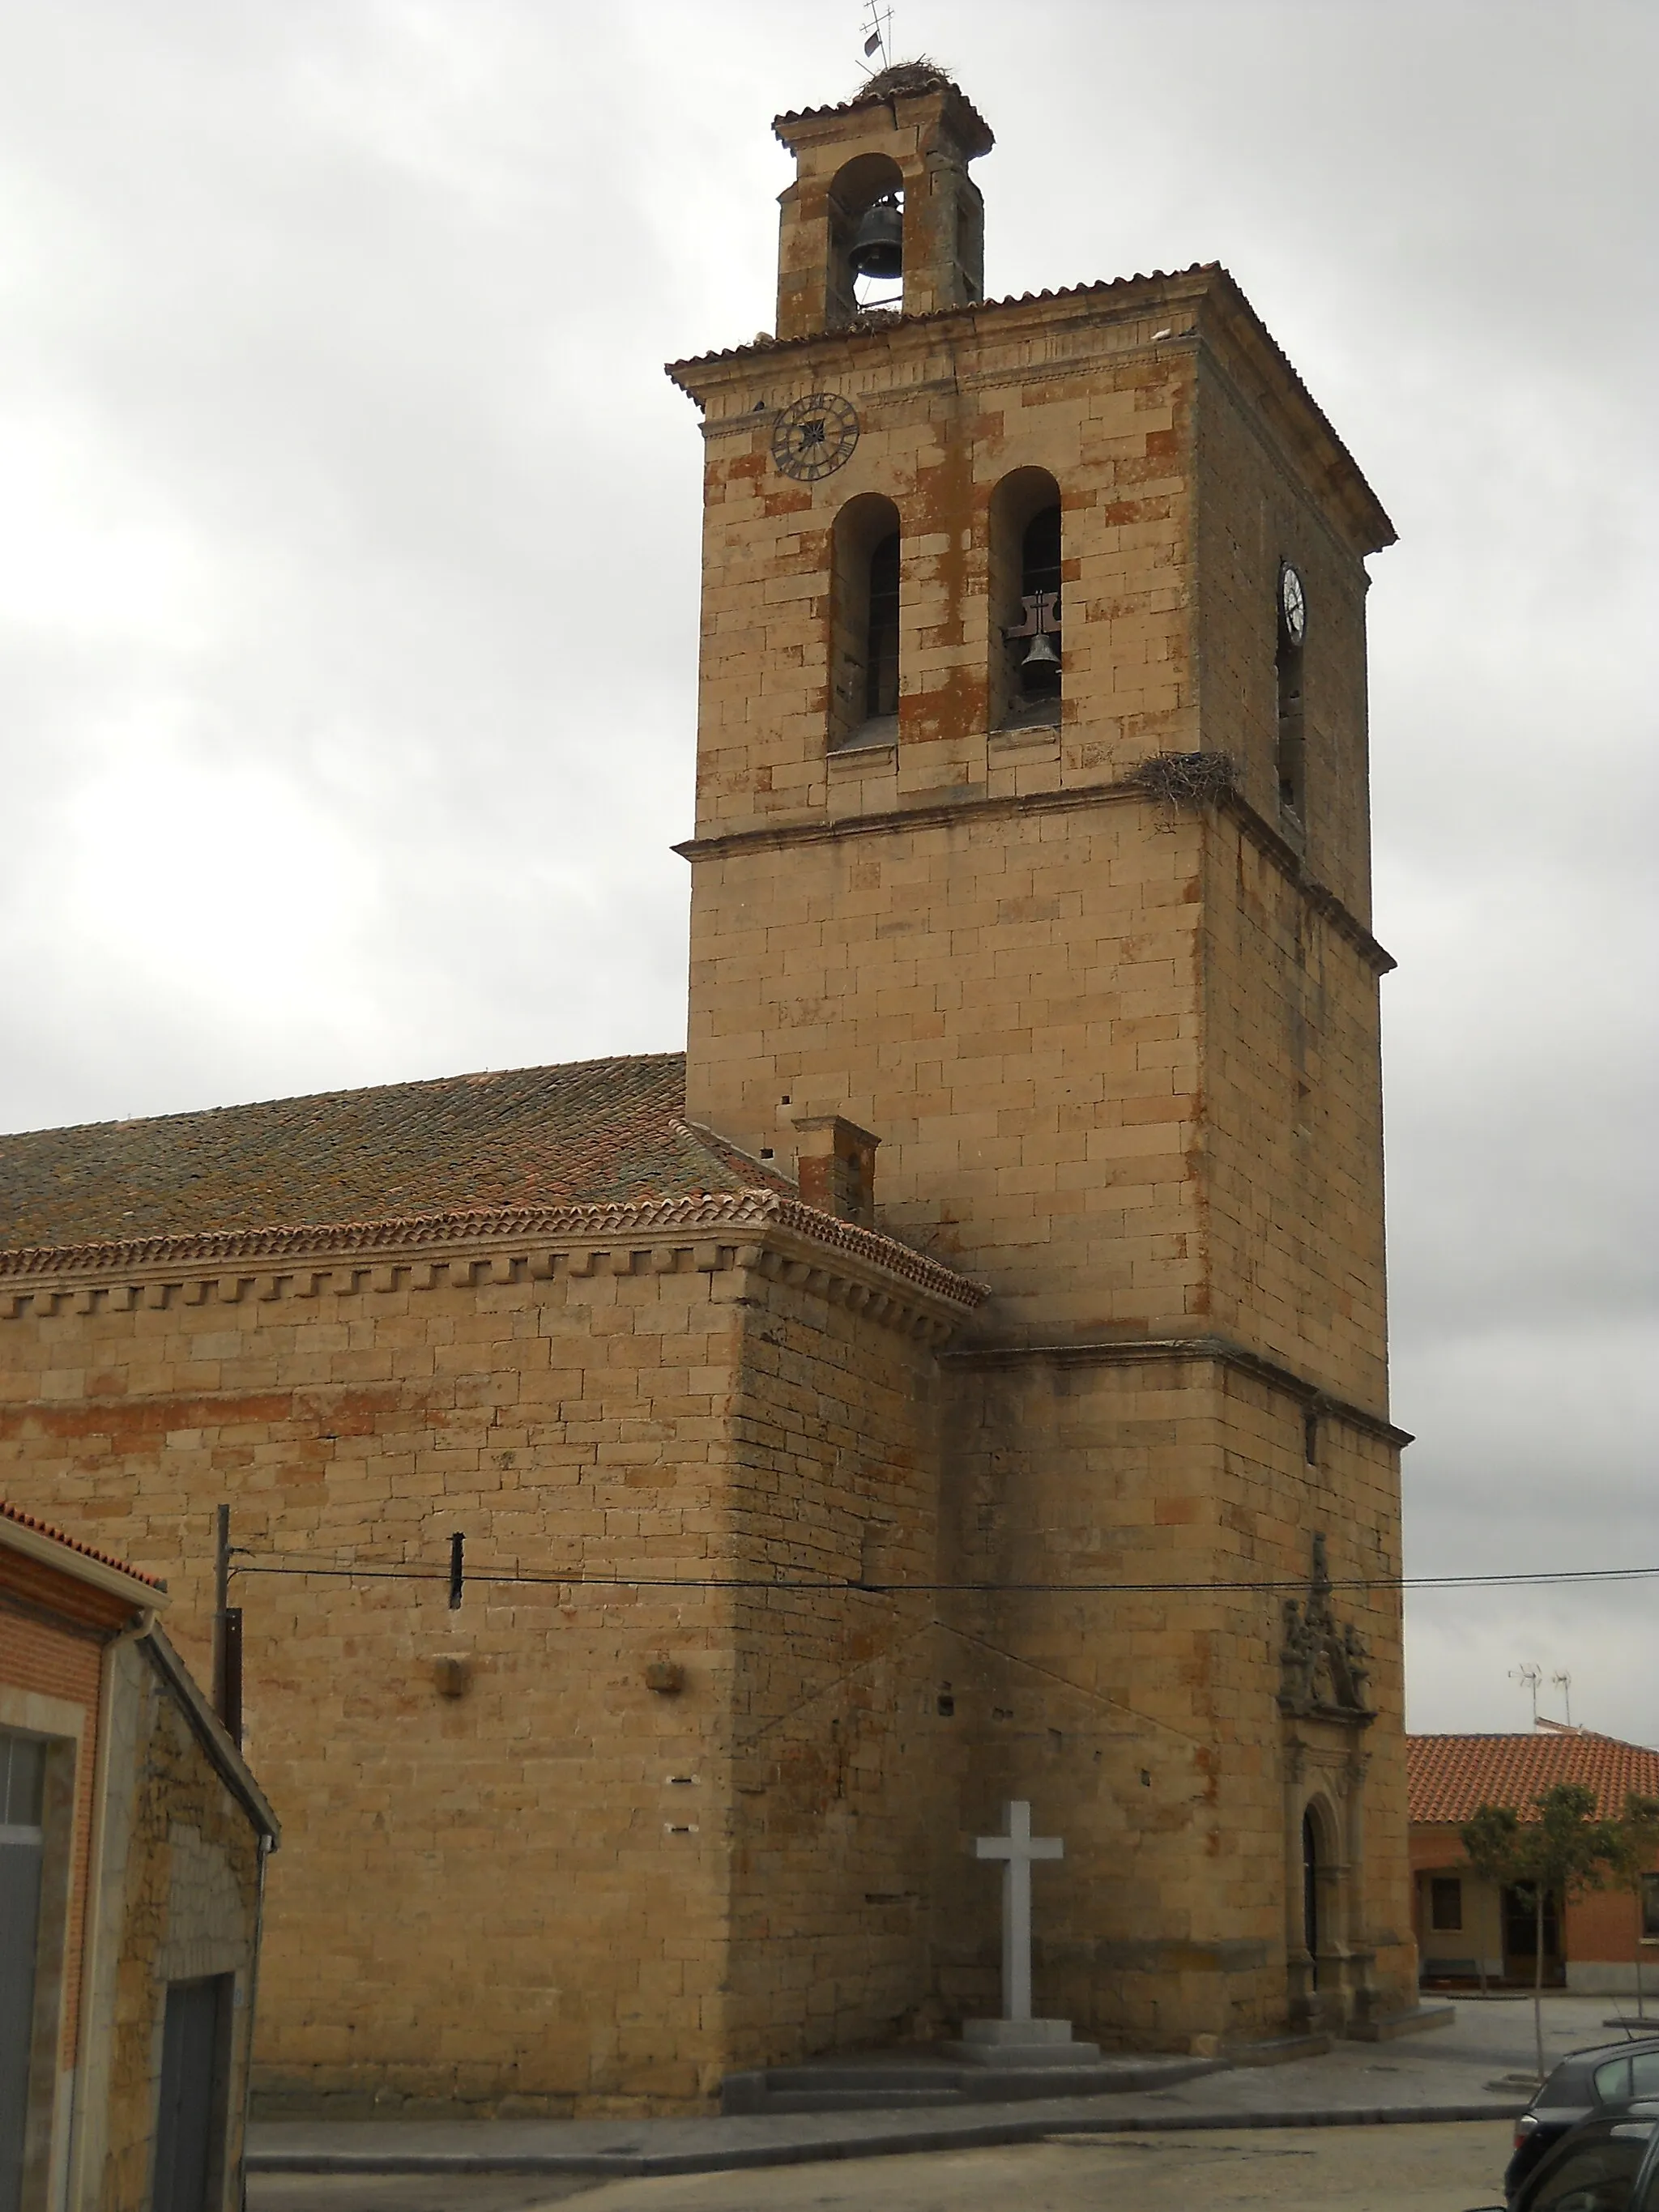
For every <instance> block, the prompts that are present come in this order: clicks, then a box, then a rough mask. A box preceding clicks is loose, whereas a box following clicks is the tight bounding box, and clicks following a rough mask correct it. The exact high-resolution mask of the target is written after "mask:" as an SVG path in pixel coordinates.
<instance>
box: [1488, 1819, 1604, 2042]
mask: <svg viewBox="0 0 1659 2212" xmlns="http://www.w3.org/2000/svg"><path fill="white" fill-rule="evenodd" d="M1532 1802H1533V1805H1534V1808H1535V1810H1534V1814H1533V1817H1532V1818H1531V1819H1529V1820H1522V1817H1521V1815H1520V1814H1518V1813H1517V1812H1516V1810H1515V1808H1513V1807H1512V1806H1509V1805H1482V1806H1480V1807H1479V1808H1477V1810H1476V1812H1475V1815H1474V1819H1473V1820H1469V1821H1467V1822H1465V1824H1464V1826H1463V1827H1462V1831H1461V1833H1462V1838H1463V1850H1464V1852H1465V1854H1466V1855H1467V1857H1468V1862H1469V1865H1470V1866H1471V1868H1472V1869H1474V1872H1475V1873H1476V1874H1478V1875H1484V1876H1485V1877H1486V1880H1487V1881H1492V1882H1496V1883H1498V1885H1499V1887H1503V1888H1508V1889H1520V1890H1529V1891H1530V1892H1531V1893H1532V1901H1533V1912H1534V1923H1533V1925H1534V1937H1533V1986H1532V2027H1533V2039H1534V2045H1535V2046H1536V2049H1537V2053H1538V2078H1539V2080H1540V2081H1542V2080H1543V2078H1544V1907H1545V1905H1546V1903H1547V1900H1548V1899H1549V1897H1550V1896H1551V1894H1552V1893H1553V1894H1554V1895H1556V1896H1558V1897H1559V1898H1560V1899H1561V1901H1562V1903H1563V1905H1565V1903H1566V1901H1567V1899H1569V1898H1572V1897H1578V1896H1582V1895H1583V1892H1584V1891H1585V1890H1587V1889H1600V1888H1601V1887H1602V1886H1603V1884H1604V1883H1605V1882H1606V1881H1607V1874H1608V1871H1609V1869H1611V1868H1613V1866H1614V1865H1615V1864H1617V1863H1620V1859H1619V1851H1620V1846H1619V1844H1618V1842H1617V1840H1616V1824H1615V1823H1614V1822H1613V1821H1611V1820H1598V1819H1597V1818H1596V1796H1595V1791H1594V1790H1589V1789H1586V1787H1585V1786H1584V1784H1583V1783H1582V1782H1558V1783H1556V1784H1554V1786H1553V1788H1552V1789H1549V1790H1545V1791H1544V1793H1543V1795H1542V1796H1539V1797H1534V1799H1533V1801H1532Z"/></svg>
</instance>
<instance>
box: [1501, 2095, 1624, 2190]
mask: <svg viewBox="0 0 1659 2212" xmlns="http://www.w3.org/2000/svg"><path fill="white" fill-rule="evenodd" d="M1481 2212H1659V2104H1655V2103H1653V2102H1652V2101H1651V2100H1650V2101H1649V2102H1648V2103H1647V2104H1645V2105H1638V2106H1632V2109H1631V2110H1630V2111H1629V2112H1616V2113H1613V2112H1610V2113H1607V2114H1605V2115H1602V2116H1601V2117H1599V2118H1595V2119H1593V2120H1581V2121H1580V2123H1579V2124H1578V2125H1577V2127H1576V2128H1574V2129H1572V2130H1571V2132H1570V2133H1568V2134H1567V2135H1565V2136H1563V2137H1562V2138H1561V2140H1560V2141H1559V2142H1558V2143H1556V2144H1555V2146H1554V2147H1553V2149H1550V2150H1548V2151H1547V2152H1546V2153H1545V2154H1544V2156H1543V2157H1542V2158H1541V2160H1539V2162H1538V2164H1537V2165H1536V2166H1534V2168H1533V2170H1532V2172H1530V2173H1529V2174H1528V2176H1527V2178H1526V2179H1525V2180H1524V2181H1523V2182H1522V2185H1521V2186H1520V2188H1519V2189H1518V2190H1516V2191H1514V2192H1513V2194H1512V2195H1511V2196H1510V2200H1509V2203H1508V2204H1507V2206H1500V2205H1491V2206H1483V2207H1482V2208H1481Z"/></svg>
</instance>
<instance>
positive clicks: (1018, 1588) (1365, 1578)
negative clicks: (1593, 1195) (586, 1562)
mask: <svg viewBox="0 0 1659 2212" xmlns="http://www.w3.org/2000/svg"><path fill="white" fill-rule="evenodd" d="M234 1572H235V1573H237V1574H239V1575H314V1576H318V1577H325V1578H332V1579H337V1580H344V1581H351V1582H439V1583H450V1584H451V1586H452V1588H453V1570H452V1568H451V1567H448V1566H410V1565H404V1566H400V1565H390V1564H382V1565H362V1566H352V1565H329V1566H324V1565H313V1564H310V1563H307V1562H305V1561H295V1560H294V1559H291V1558H289V1559H275V1558H267V1559H264V1560H263V1561H261V1560H260V1559H258V1557H257V1556H255V1557H253V1558H252V1559H250V1558H249V1557H248V1555H246V1553H244V1554H243V1555H241V1557H240V1558H239V1559H238V1560H237V1562H236V1564H235V1565H234ZM1655 1577H1659V1566H1653V1567H1565V1568H1561V1567H1555V1568H1547V1569H1541V1570H1539V1571H1534V1572H1530V1573H1515V1574H1486V1575H1353V1576H1333V1577H1331V1578H1330V1581H1329V1587H1330V1588H1331V1589H1334V1590H1412V1589H1539V1588H1543V1587H1547V1586H1553V1587H1562V1586H1571V1585H1572V1584H1575V1583H1627V1582H1644V1581H1650V1580H1652V1579H1653V1578H1655ZM465 1579H466V1581H467V1582H469V1583H497V1584H501V1585H503V1586H513V1585H515V1584H520V1585H526V1586H531V1587H540V1588H569V1589H670V1590H674V1589H682V1590H722V1589H729V1590H801V1591H809V1592H816V1593H818V1594H823V1593H825V1592H840V1593H842V1594H843V1595H860V1594H863V1595H869V1596H881V1597H905V1596H915V1597H946V1596H994V1597H1002V1596H1022V1595H1023V1596H1045V1597H1089V1596H1109V1595H1122V1596H1130V1597H1134V1596H1140V1597H1147V1596H1158V1595H1168V1596H1178V1595H1188V1596H1191V1595H1197V1594H1199V1593H1200V1592H1201V1593H1206V1594H1210V1595H1229V1594H1235V1593H1236V1594H1238V1595H1245V1594H1248V1593H1249V1592H1252V1591H1255V1592H1275V1593H1283V1594H1285V1595H1299V1594H1300V1593H1302V1592H1304V1591H1305V1590H1306V1589H1307V1587H1308V1577H1306V1576H1305V1575H1302V1576H1298V1577H1292V1578H1291V1579H1288V1580H1286V1579H1283V1578H1275V1579H1273V1580H1271V1581H1262V1582H1255V1581H1244V1582H1227V1581H1218V1580H1214V1579H1209V1580H1205V1581H1199V1582H949V1583H887V1582H870V1581H857V1582H854V1581H851V1580H848V1579H844V1578H841V1577H834V1576H828V1575H825V1576H788V1575H770V1576H769V1575H610V1574H606V1575H599V1574H588V1573H585V1572H583V1571H581V1570H580V1569H571V1570H568V1571H558V1570H557V1569H554V1570H551V1571H546V1572H538V1571H530V1572H528V1573H526V1571H523V1570H522V1569H514V1570H513V1571H511V1572H507V1571H505V1570H503V1569H501V1568H495V1567H472V1566H469V1567H468V1568H467V1569H466V1571H465Z"/></svg>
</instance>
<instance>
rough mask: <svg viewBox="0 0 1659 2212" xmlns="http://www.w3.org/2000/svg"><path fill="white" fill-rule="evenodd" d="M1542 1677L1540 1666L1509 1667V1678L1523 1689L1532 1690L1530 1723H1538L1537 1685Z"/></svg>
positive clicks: (1542, 1672) (1542, 1671)
mask: <svg viewBox="0 0 1659 2212" xmlns="http://www.w3.org/2000/svg"><path fill="white" fill-rule="evenodd" d="M1543 1679H1544V1670H1543V1668H1541V1667H1511V1668H1510V1681H1511V1682H1519V1683H1520V1684H1521V1686H1522V1688H1523V1689H1527V1690H1530V1691H1531V1692H1532V1724H1533V1726H1534V1728H1536V1727H1537V1725H1538V1686H1539V1684H1540V1683H1541V1681H1542V1680H1543Z"/></svg>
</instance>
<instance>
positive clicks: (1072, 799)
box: [673, 779, 1398, 975]
mask: <svg viewBox="0 0 1659 2212" xmlns="http://www.w3.org/2000/svg"><path fill="white" fill-rule="evenodd" d="M1131 800H1133V801H1137V802H1139V804H1141V805H1150V804H1152V803H1154V802H1153V801H1152V800H1151V799H1150V798H1149V795H1148V793H1147V792H1146V787H1145V786H1144V785H1143V784H1140V783H1138V782H1136V781H1133V779H1126V780H1124V781H1119V782H1115V783H1091V784H1081V785H1075V786H1073V787H1072V788H1070V789H1069V790H1064V791H1032V792H1024V793H1018V794H1017V795H1014V796H1011V797H1004V798H997V799H960V800H951V801H949V802H947V803H945V804H940V803H939V802H937V801H935V802H934V803H933V804H932V805H927V806H901V807H895V808H893V809H891V810H890V811H888V812H886V813H883V814H853V815H841V816H838V817H836V818H835V819H833V820H832V819H829V818H827V817H823V818H820V819H818V820H817V821H813V822H790V823H778V824H777V825H776V826H775V827H773V826H771V825H768V826H767V827H765V828H762V829H733V830H728V831H726V833H725V834H724V835H723V836H714V837H688V838H686V839H685V841H684V842H683V843H681V844H678V845H676V846H675V847H674V848H673V849H674V850H675V852H677V853H678V854H679V855H680V857H681V858H682V859H683V860H726V859H728V858H730V857H731V856H732V855H734V854H739V853H750V852H767V851H774V852H776V851H782V850H785V849H787V848H789V847H792V846H796V845H827V844H834V843H836V842H838V841H840V840H841V839H843V838H853V837H873V836H885V835H887V834H889V833H890V832H891V831H893V830H896V829H941V828H945V827H946V826H948V825H950V824H952V823H958V822H983V821H1000V820H1008V819H1011V818H1012V817H1016V816H1021V815H1037V814H1070V813H1074V812H1076V811H1078V810H1079V808H1084V807H1090V806H1102V805H1124V804H1126V803H1127V802H1129V801H1131ZM1217 803H1218V805H1219V806H1220V808H1221V810H1222V811H1223V812H1224V813H1225V814H1226V816H1227V817H1228V818H1229V819H1230V820H1231V821H1232V822H1233V823H1236V824H1237V827H1238V828H1239V829H1241V830H1243V833H1244V834H1245V835H1246V836H1248V837H1249V839H1250V840H1251V842H1253V843H1254V844H1255V845H1256V846H1257V847H1259V848H1260V849H1261V852H1262V853H1264V854H1266V855H1267V858H1268V859H1269V860H1272V861H1273V863H1274V864H1275V866H1277V867H1278V868H1279V871H1280V872H1281V873H1282V874H1283V875H1284V876H1285V878H1286V879H1287V880H1288V881H1289V882H1291V884H1294V885H1295V886H1296V888H1297V890H1299V891H1300V892H1301V893H1302V895H1303V896H1304V898H1305V899H1306V901H1307V902H1308V904H1309V905H1310V907H1312V908H1313V909H1314V910H1315V912H1316V913H1317V914H1319V915H1322V916H1323V917H1324V919H1325V920H1326V921H1328V922H1329V923H1330V925H1331V927H1332V928H1333V929H1334V931H1335V932H1336V933H1337V935H1338V936H1339V937H1340V938H1342V939H1345V940H1346V943H1348V944H1349V945H1352V947H1353V948H1354V950H1355V951H1356V952H1358V954H1359V956H1360V957H1361V958H1362V959H1363V960H1364V962H1365V963H1366V964H1367V966H1369V967H1370V968H1371V969H1373V970H1374V971H1375V972H1376V974H1377V975H1387V974H1388V972H1389V969H1391V968H1394V967H1395V966H1396V965H1397V964H1398V963H1396V961H1395V957H1394V955H1393V954H1392V953H1391V952H1389V951H1386V950H1385V949H1384V948H1383V946H1382V945H1379V944H1378V943H1377V941H1376V938H1374V937H1373V936H1372V935H1371V933H1370V930H1369V929H1367V928H1366V927H1365V925H1364V922H1363V921H1360V919H1359V917H1358V915H1356V914H1355V913H1354V912H1353V911H1352V908H1349V907H1346V906H1345V905H1344V904H1343V902H1342V901H1341V900H1340V898H1338V896H1336V893H1335V892H1334V891H1333V890H1328V889H1327V887H1326V886H1325V885H1324V884H1322V883H1320V882H1319V881H1318V880H1317V879H1316V878H1315V877H1313V876H1310V874H1309V873H1308V871H1307V868H1306V866H1305V865H1304V861H1303V860H1302V856H1301V854H1299V853H1298V852H1297V849H1296V848H1295V846H1294V845H1292V844H1291V843H1290V842H1288V841H1287V840H1286V839H1285V838H1283V837H1281V836H1279V832H1278V831H1277V830H1276V829H1273V827H1272V825H1271V824H1270V823H1267V821H1266V820H1265V819H1264V818H1263V817H1262V816H1261V815H1260V814H1258V813H1257V812H1256V811H1255V807H1253V806H1252V805H1250V804H1249V800H1248V799H1243V798H1241V797H1240V796H1239V795H1238V794H1237V793H1231V792H1230V793H1227V794H1226V795H1225V797H1224V798H1222V799H1220V800H1219V801H1218V802H1217Z"/></svg>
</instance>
